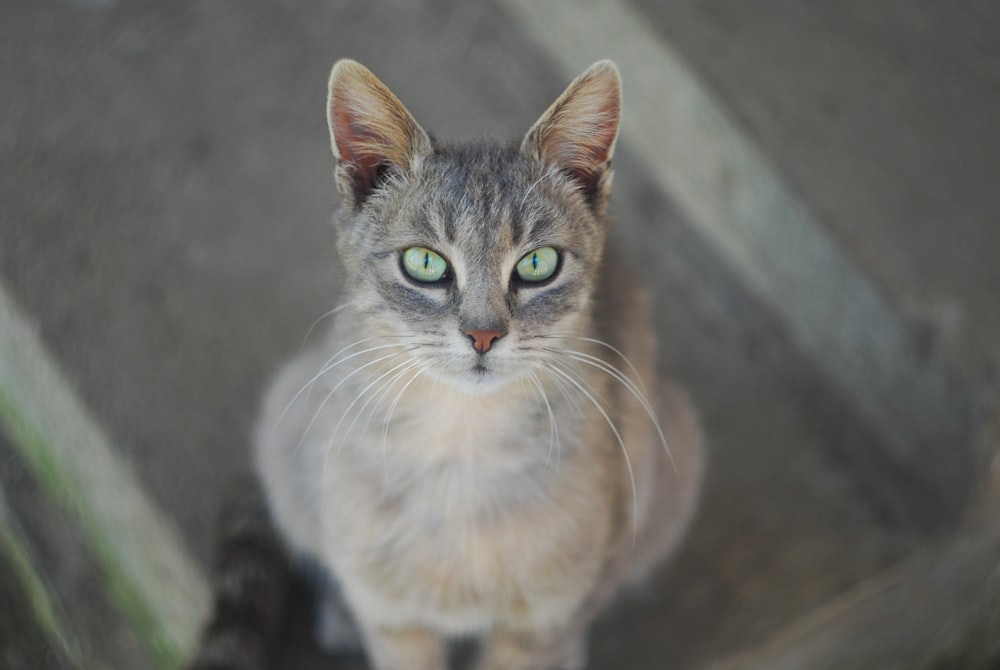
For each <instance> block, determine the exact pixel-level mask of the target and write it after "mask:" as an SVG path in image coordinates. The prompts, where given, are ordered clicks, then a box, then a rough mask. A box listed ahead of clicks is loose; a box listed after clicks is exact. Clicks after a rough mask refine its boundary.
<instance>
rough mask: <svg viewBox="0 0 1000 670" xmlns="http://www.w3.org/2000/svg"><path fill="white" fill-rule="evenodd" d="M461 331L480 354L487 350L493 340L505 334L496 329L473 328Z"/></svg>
mask: <svg viewBox="0 0 1000 670" xmlns="http://www.w3.org/2000/svg"><path fill="white" fill-rule="evenodd" d="M462 333H463V334H464V335H465V336H466V337H468V338H469V339H470V340H472V346H473V347H474V348H475V350H476V351H478V352H479V353H481V354H485V353H486V352H487V351H489V350H490V347H491V346H493V342H494V341H496V340H499V339H500V338H501V337H503V336H504V335H506V333H501V332H500V331H498V330H476V329H474V328H470V329H469V330H463V331H462Z"/></svg>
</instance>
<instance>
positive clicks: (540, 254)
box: [515, 247, 559, 282]
mask: <svg viewBox="0 0 1000 670" xmlns="http://www.w3.org/2000/svg"><path fill="white" fill-rule="evenodd" d="M558 267H559V252H557V251H556V250H555V249H553V248H552V247H541V248H539V249H535V250H534V251H532V252H531V253H529V254H526V255H525V256H524V258H522V259H521V260H519V261H518V262H517V266H516V268H515V269H516V270H517V276H518V277H520V278H521V279H523V280H524V281H527V282H540V281H545V280H546V279H548V278H549V277H551V276H552V275H554V274H555V272H556V268H558Z"/></svg>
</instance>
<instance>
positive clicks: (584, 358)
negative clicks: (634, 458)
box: [551, 349, 677, 471]
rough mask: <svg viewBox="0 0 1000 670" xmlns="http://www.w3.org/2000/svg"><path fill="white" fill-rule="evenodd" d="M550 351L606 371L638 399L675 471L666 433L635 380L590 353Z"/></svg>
mask: <svg viewBox="0 0 1000 670" xmlns="http://www.w3.org/2000/svg"><path fill="white" fill-rule="evenodd" d="M551 351H552V353H557V354H560V355H563V356H566V357H568V358H571V359H573V360H575V361H579V362H580V363H584V364H586V365H590V366H593V367H595V368H597V369H598V370H601V371H602V372H605V373H607V374H608V375H610V376H611V377H612V378H613V379H615V380H616V381H618V382H619V383H620V384H621V385H622V386H624V387H625V388H626V389H627V390H628V392H629V393H631V394H632V396H633V397H634V398H635V399H636V400H638V401H639V404H640V405H642V409H643V411H644V412H646V416H647V417H649V420H650V421H651V422H652V424H653V428H655V429H656V434H657V435H658V436H659V438H660V443H661V444H662V445H663V449H664V450H665V451H666V452H667V457H668V458H670V463H671V465H672V466H673V467H674V470H675V471H676V469H677V465H676V464H675V463H674V456H673V454H672V453H671V451H670V445H668V444H667V437H666V435H664V434H663V428H662V427H661V426H660V420H659V419H658V418H657V416H656V412H655V411H653V407H652V405H650V404H649V400H648V399H647V398H646V395H645V393H643V392H642V391H641V390H640V389H639V387H637V386H636V385H635V382H633V381H632V380H631V379H629V378H628V377H626V376H625V374H624V373H623V372H622V371H621V370H619V369H618V368H616V367H615V366H613V365H611V364H610V363H608V362H607V361H605V360H603V359H600V358H598V357H596V356H591V355H590V354H585V353H583V352H580V351H574V350H572V349H569V350H555V349H552V350H551Z"/></svg>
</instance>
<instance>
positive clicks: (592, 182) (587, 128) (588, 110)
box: [521, 60, 621, 212]
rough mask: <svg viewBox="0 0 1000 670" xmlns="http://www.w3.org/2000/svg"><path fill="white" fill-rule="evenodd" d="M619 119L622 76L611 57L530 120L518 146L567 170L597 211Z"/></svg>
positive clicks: (605, 193)
mask: <svg viewBox="0 0 1000 670" xmlns="http://www.w3.org/2000/svg"><path fill="white" fill-rule="evenodd" d="M620 119H621V77H620V76H619V74H618V68H617V67H616V66H615V64H614V63H613V62H611V61H610V60H602V61H598V62H597V63H594V64H593V65H591V66H590V68H588V69H587V71H586V72H584V73H583V74H581V75H580V76H579V77H577V78H576V79H574V80H573V82H572V83H571V84H570V85H569V87H567V89H566V90H565V91H564V92H563V94H562V95H561V96H559V98H558V99H557V100H556V101H555V102H554V103H552V106H551V107H549V109H548V110H547V111H546V112H545V113H544V114H543V115H542V116H541V118H540V119H538V121H537V122H535V125H534V126H532V127H531V130H529V131H528V134H527V135H526V136H525V138H524V141H523V143H522V144H521V150H522V151H524V152H525V153H527V154H529V155H531V156H532V157H534V158H535V159H536V160H538V161H540V162H541V163H542V164H543V165H544V166H545V167H546V168H551V167H555V168H558V169H560V170H562V171H564V172H565V173H566V174H568V175H569V176H570V177H571V178H572V179H573V180H574V181H575V182H576V183H577V184H578V185H579V186H580V189H581V190H582V192H583V194H584V195H585V197H586V198H587V200H588V201H589V202H590V203H591V205H592V206H593V207H594V209H595V210H597V211H599V212H600V211H603V210H604V209H605V207H606V206H607V200H608V198H609V197H610V196H611V176H612V172H611V159H612V157H613V156H614V152H615V142H616V141H617V139H618V126H619V122H620Z"/></svg>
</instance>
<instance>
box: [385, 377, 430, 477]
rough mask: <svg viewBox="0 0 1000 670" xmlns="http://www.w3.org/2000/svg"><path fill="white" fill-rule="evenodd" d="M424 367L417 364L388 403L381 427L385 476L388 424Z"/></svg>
mask: <svg viewBox="0 0 1000 670" xmlns="http://www.w3.org/2000/svg"><path fill="white" fill-rule="evenodd" d="M423 372H424V368H423V367H422V366H420V365H418V366H417V372H416V374H414V375H413V376H412V377H411V378H410V380H409V381H408V382H406V383H405V384H403V388H401V389H399V393H397V394H396V397H395V398H393V399H392V404H391V405H389V411H388V412H386V415H385V423H384V425H383V427H382V472H383V475H384V476H385V477H388V476H389V468H388V463H387V462H386V443H387V442H388V441H389V424H390V423H391V422H392V414H393V412H395V411H396V405H398V404H399V401H400V400H401V399H402V398H403V394H404V393H406V389H408V388H410V384H412V383H413V382H414V381H416V380H417V378H418V377H420V375H421V374H423Z"/></svg>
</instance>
